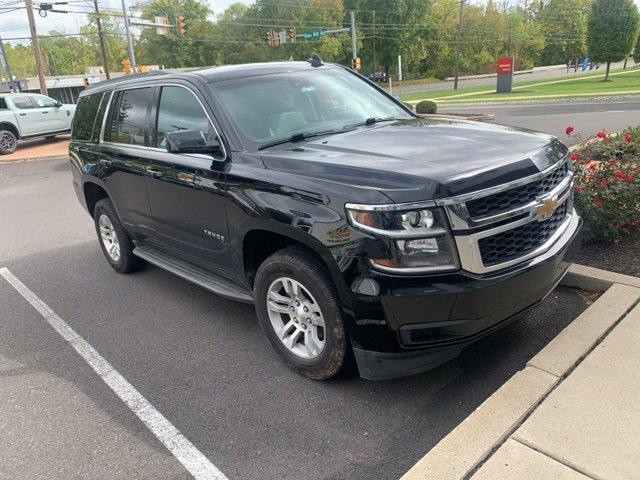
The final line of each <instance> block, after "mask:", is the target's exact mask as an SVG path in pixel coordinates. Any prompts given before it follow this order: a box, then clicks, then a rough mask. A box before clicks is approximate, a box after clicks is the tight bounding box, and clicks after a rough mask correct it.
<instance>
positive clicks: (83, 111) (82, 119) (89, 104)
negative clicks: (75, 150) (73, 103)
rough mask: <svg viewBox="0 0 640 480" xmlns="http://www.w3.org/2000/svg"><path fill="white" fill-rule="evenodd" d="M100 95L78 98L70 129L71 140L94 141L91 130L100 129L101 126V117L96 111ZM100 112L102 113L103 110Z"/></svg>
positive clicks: (100, 98) (98, 106)
mask: <svg viewBox="0 0 640 480" xmlns="http://www.w3.org/2000/svg"><path fill="white" fill-rule="evenodd" d="M102 95H103V94H102V93H94V94H92V95H85V96H84V97H81V98H80V101H79V102H78V106H77V107H76V113H75V115H74V117H73V125H72V127H71V138H72V139H74V140H84V141H91V140H92V139H95V137H96V135H94V133H93V130H94V128H97V129H100V125H101V124H102V120H101V119H102V115H99V111H98V110H99V108H100V102H101V101H102ZM105 103H106V102H105ZM102 111H103V112H104V109H103V110H102ZM98 117H99V118H98Z"/></svg>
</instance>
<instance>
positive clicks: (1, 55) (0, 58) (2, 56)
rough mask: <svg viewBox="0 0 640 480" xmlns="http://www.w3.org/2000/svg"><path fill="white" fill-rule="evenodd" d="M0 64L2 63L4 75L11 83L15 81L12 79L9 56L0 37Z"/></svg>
mask: <svg viewBox="0 0 640 480" xmlns="http://www.w3.org/2000/svg"><path fill="white" fill-rule="evenodd" d="M0 62H2V73H3V75H6V76H7V78H9V82H12V81H13V78H11V68H9V61H8V60H7V54H6V53H5V51H4V43H3V42H2V37H0Z"/></svg>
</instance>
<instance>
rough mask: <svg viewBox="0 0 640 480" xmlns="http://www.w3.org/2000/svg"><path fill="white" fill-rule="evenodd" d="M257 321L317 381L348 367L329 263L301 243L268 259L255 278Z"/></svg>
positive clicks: (287, 359)
mask: <svg viewBox="0 0 640 480" xmlns="http://www.w3.org/2000/svg"><path fill="white" fill-rule="evenodd" d="M254 290H255V298H256V310H257V313H258V320H259V321H260V325H261V326H262V329H263V331H264V332H265V334H266V335H267V337H268V338H269V341H270V342H271V345H272V346H273V347H274V348H275V350H276V351H277V352H278V353H279V354H280V356H281V357H282V358H283V359H284V361H285V363H286V364H287V365H289V366H290V367H291V368H293V369H294V370H296V371H297V372H298V373H301V374H302V375H305V376H306V377H308V378H311V379H314V380H326V379H328V378H331V377H333V376H335V375H336V374H337V373H338V372H339V371H340V370H341V369H342V367H343V365H344V363H345V358H346V353H347V339H346V333H345V329H344V321H343V314H342V309H341V307H340V301H339V299H338V295H337V293H336V290H335V286H334V284H333V281H332V280H331V277H330V276H329V273H328V272H327V270H326V269H325V268H324V266H323V265H322V264H321V263H320V262H319V261H318V259H316V258H315V257H314V256H313V255H312V254H310V253H309V252H307V251H306V250H304V249H302V248H300V247H289V248H285V249H284V250H280V251H279V252H277V253H275V254H273V255H272V256H270V257H269V258H267V259H266V260H265V261H264V262H263V264H262V265H261V266H260V268H259V269H258V272H257V274H256V280H255V288H254Z"/></svg>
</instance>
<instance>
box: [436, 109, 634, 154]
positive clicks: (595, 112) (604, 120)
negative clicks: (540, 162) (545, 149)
mask: <svg viewBox="0 0 640 480" xmlns="http://www.w3.org/2000/svg"><path fill="white" fill-rule="evenodd" d="M438 112H439V113H444V114H446V113H464V114H469V113H482V114H487V115H493V116H494V118H493V119H492V120H490V121H491V122H493V123H499V124H502V125H511V126H516V127H523V128H529V129H532V130H538V131H541V132H546V133H550V134H552V135H556V136H557V137H559V138H560V139H561V140H563V141H564V142H566V143H569V144H575V143H577V142H578V139H577V138H575V137H572V138H569V137H567V136H566V135H565V128H566V127H567V125H569V124H571V125H573V127H574V128H575V133H577V132H580V133H581V134H582V138H583V139H586V138H588V137H589V136H593V135H595V133H596V132H597V131H598V130H601V129H603V128H604V129H606V130H607V131H609V132H615V131H618V130H622V129H624V128H626V127H628V126H632V125H639V124H640V98H629V99H625V100H615V101H609V100H606V99H596V100H580V101H563V102H545V103H520V104H509V105H502V104H501V105H495V104H494V105H484V104H476V105H460V106H447V107H442V108H440V109H439V110H438Z"/></svg>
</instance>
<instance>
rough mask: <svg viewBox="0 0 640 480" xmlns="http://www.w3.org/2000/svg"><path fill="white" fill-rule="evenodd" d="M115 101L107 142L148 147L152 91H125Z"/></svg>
mask: <svg viewBox="0 0 640 480" xmlns="http://www.w3.org/2000/svg"><path fill="white" fill-rule="evenodd" d="M114 99H115V100H116V101H115V102H114V103H113V104H112V107H111V111H110V114H109V128H108V130H107V131H105V140H108V141H111V142H116V143H125V144H127V145H146V144H147V141H146V139H147V137H148V132H147V130H146V124H147V107H148V105H149V102H150V101H151V89H150V88H136V89H133V90H123V91H121V92H118V94H117V97H114Z"/></svg>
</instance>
